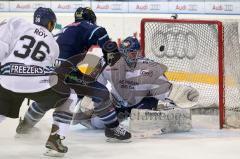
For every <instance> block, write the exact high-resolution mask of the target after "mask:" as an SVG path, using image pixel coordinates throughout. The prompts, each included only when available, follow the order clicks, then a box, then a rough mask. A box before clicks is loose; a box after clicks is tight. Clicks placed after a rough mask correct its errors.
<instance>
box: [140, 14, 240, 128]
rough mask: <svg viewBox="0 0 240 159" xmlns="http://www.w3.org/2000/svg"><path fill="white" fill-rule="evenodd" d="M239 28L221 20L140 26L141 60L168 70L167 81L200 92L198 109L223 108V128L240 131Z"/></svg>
mask: <svg viewBox="0 0 240 159" xmlns="http://www.w3.org/2000/svg"><path fill="white" fill-rule="evenodd" d="M238 36H239V35H238V23H236V22H221V21H216V20H190V19H152V18H151V19H150V18H144V19H142V21H141V39H140V40H141V47H142V55H143V56H146V57H147V58H150V59H153V60H155V61H158V62H160V63H163V64H165V65H167V66H168V71H167V73H166V76H167V77H168V79H169V80H170V81H171V82H173V83H177V84H184V85H190V86H193V87H195V88H196V89H197V90H199V92H200V98H199V103H198V105H202V106H212V105H217V106H218V108H219V125H220V128H223V127H240V114H239V112H240V109H239V108H240V93H239V91H240V85H239V82H240V72H239V71H240V45H239V38H238Z"/></svg>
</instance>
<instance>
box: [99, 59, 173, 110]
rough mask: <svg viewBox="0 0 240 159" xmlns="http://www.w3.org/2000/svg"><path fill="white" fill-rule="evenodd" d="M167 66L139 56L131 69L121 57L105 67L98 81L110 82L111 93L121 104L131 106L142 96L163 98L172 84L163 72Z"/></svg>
mask: <svg viewBox="0 0 240 159" xmlns="http://www.w3.org/2000/svg"><path fill="white" fill-rule="evenodd" d="M166 70H167V67H166V66H165V65H163V64H160V63H156V62H154V61H151V60H149V59H146V58H140V59H138V61H137V64H136V67H135V68H134V69H133V70H132V69H130V68H129V67H128V65H127V64H126V62H125V60H124V58H123V57H122V58H121V59H120V60H119V61H118V62H117V63H116V64H115V65H114V66H112V67H109V66H108V67H106V68H105V70H104V71H103V73H102V74H101V76H100V77H99V79H98V82H100V83H102V84H107V81H109V82H110V84H111V88H110V89H111V93H112V94H113V96H114V97H115V98H116V100H117V101H118V102H120V103H121V104H122V105H123V106H126V107H131V106H133V105H136V104H137V103H139V102H140V101H141V100H142V99H143V98H144V97H148V96H149V97H154V98H156V99H158V100H164V99H165V98H166V97H167V96H168V95H169V92H170V90H171V87H172V84H171V83H170V82H169V81H168V80H167V78H166V77H165V75H164V73H165V71H166Z"/></svg>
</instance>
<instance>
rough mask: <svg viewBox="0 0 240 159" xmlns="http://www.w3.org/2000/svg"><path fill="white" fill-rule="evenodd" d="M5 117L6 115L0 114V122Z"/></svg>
mask: <svg viewBox="0 0 240 159" xmlns="http://www.w3.org/2000/svg"><path fill="white" fill-rule="evenodd" d="M5 119H6V117H5V116H4V115H0V123H1V122H2V121H3V120H5Z"/></svg>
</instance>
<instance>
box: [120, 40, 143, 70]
mask: <svg viewBox="0 0 240 159" xmlns="http://www.w3.org/2000/svg"><path fill="white" fill-rule="evenodd" d="M119 52H120V53H121V54H122V55H123V57H124V58H125V61H126V62H127V64H128V66H129V67H135V65H136V62H137V58H138V56H139V55H138V53H139V52H140V43H139V41H138V39H137V38H136V37H134V36H129V37H127V38H126V39H124V40H123V42H122V43H121V44H120V47H119ZM130 52H135V53H136V57H135V58H130V57H129V53H130Z"/></svg>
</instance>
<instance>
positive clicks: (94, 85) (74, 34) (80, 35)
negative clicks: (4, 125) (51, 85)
mask: <svg viewBox="0 0 240 159" xmlns="http://www.w3.org/2000/svg"><path fill="white" fill-rule="evenodd" d="M56 38H57V43H58V45H59V47H60V56H59V57H60V58H59V61H60V62H61V64H60V67H59V68H57V72H58V74H63V80H64V81H65V83H67V84H68V85H69V86H70V87H71V88H72V89H74V90H75V92H76V93H77V94H78V96H79V98H82V97H83V96H90V97H94V98H95V99H97V100H98V101H99V102H98V105H96V107H95V112H96V115H97V116H98V117H99V118H100V119H102V120H103V121H104V125H105V127H106V129H105V136H106V137H108V138H110V139H113V140H115V139H117V140H127V139H129V138H131V134H130V133H129V132H128V131H127V130H125V129H124V128H122V127H121V126H120V125H119V122H118V120H117V117H116V113H115V109H114V108H113V103H112V101H111V100H110V93H109V91H108V90H107V88H106V87H105V86H104V85H102V84H100V83H98V82H96V80H95V79H96V78H97V77H98V75H99V74H100V73H101V71H102V70H103V68H104V67H105V66H106V65H113V64H114V63H115V62H116V61H117V60H118V59H119V54H118V47H117V44H116V43H115V42H112V41H111V40H110V39H109V36H108V34H107V31H106V30H105V28H103V27H100V26H98V25H96V16H95V13H94V12H93V11H92V10H91V9H90V8H88V7H86V8H82V7H80V8H78V9H77V10H76V12H75V22H73V23H71V24H69V25H67V26H66V27H65V28H63V29H62V31H61V32H60V33H58V34H57V35H56ZM93 45H98V46H100V47H101V48H102V51H103V53H104V55H103V59H100V60H99V58H96V59H98V60H99V61H95V63H98V62H99V63H98V64H99V65H98V67H97V68H96V69H93V70H92V71H91V73H89V74H82V73H81V72H80V71H79V70H78V69H77V64H78V63H79V62H81V61H82V60H83V59H84V58H85V55H86V53H87V51H88V49H89V48H90V47H91V46H93ZM115 55H116V56H115ZM92 58H94V56H92ZM92 58H91V59H92ZM69 68H70V69H69ZM65 77H66V78H65ZM61 89H62V88H61V86H59V89H58V90H59V91H62V90H61ZM36 110H39V109H38V103H36V102H34V103H33V104H32V105H31V106H30V108H29V109H28V111H27V112H26V114H25V117H24V121H28V122H30V121H31V123H36V122H38V121H39V120H40V119H41V118H42V117H43V115H44V113H42V114H41V115H39V112H36ZM30 116H31V117H32V118H30ZM53 116H54V121H55V122H58V123H61V124H58V125H62V126H60V127H59V128H58V129H59V131H61V132H63V131H65V130H66V129H67V127H68V126H69V125H70V122H71V119H72V111H71V110H70V108H69V105H65V106H61V107H59V108H57V109H55V111H54V113H53ZM32 125H33V124H32ZM62 136H64V135H63V134H62ZM49 143H51V142H49ZM51 145H54V146H51ZM47 147H48V148H49V149H51V150H55V151H57V152H63V153H66V151H62V149H61V147H62V145H58V144H57V143H55V144H48V143H47Z"/></svg>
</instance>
